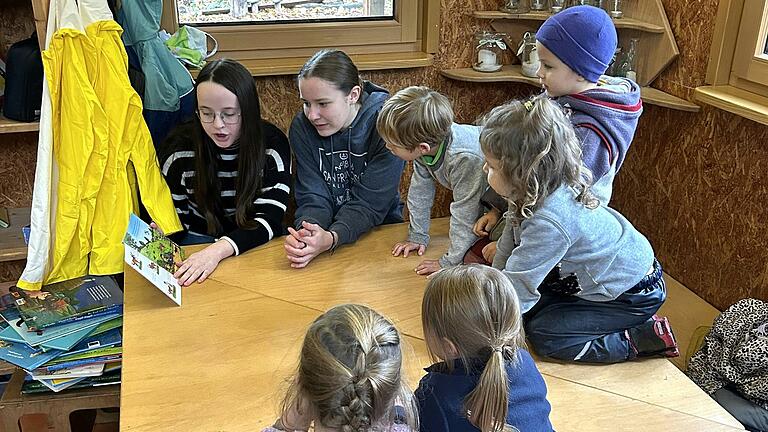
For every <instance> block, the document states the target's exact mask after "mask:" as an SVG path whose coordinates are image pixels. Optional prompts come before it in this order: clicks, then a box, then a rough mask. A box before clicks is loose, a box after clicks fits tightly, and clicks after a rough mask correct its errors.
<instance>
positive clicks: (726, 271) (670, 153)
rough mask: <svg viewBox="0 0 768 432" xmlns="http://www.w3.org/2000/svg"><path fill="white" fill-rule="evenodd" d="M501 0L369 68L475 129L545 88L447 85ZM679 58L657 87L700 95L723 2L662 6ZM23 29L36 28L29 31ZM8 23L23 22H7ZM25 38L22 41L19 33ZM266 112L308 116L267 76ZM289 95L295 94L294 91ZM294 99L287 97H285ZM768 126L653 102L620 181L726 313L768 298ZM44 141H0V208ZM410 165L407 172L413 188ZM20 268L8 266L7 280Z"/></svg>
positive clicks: (670, 266) (25, 178) (19, 25)
mask: <svg viewBox="0 0 768 432" xmlns="http://www.w3.org/2000/svg"><path fill="white" fill-rule="evenodd" d="M501 3H502V0H472V1H467V0H443V1H442V7H443V10H442V12H441V20H442V27H441V31H440V40H441V45H440V50H439V52H438V53H437V55H436V61H435V65H434V66H433V67H429V68H419V69H406V70H392V71H379V72H370V73H365V74H364V77H365V78H367V79H370V80H372V81H374V82H376V83H378V84H381V85H383V86H385V87H387V88H389V89H390V90H391V91H393V92H394V91H396V90H398V89H400V88H403V87H405V86H408V85H413V84H422V85H427V86H431V87H433V88H436V89H438V90H440V91H442V92H443V93H445V94H446V95H448V96H449V97H450V98H451V99H452V100H453V101H454V108H455V111H456V114H457V120H458V121H460V122H472V121H474V120H475V119H476V118H477V117H479V116H480V115H481V114H483V113H484V112H485V111H487V110H488V109H490V108H491V107H493V106H495V105H497V104H499V103H501V102H503V101H505V100H507V99H510V98H514V97H522V96H527V95H530V94H532V93H533V92H535V91H536V89H534V88H532V87H529V86H526V85H523V84H474V83H465V82H458V81H451V80H447V79H445V78H443V77H441V76H440V75H439V70H440V69H443V68H455V67H467V66H469V64H470V59H471V57H472V53H473V50H472V36H473V33H474V31H475V30H477V29H482V28H486V26H487V24H488V23H487V22H486V21H482V20H476V19H474V18H473V17H471V13H472V11H473V10H488V9H496V8H498V6H500V5H501ZM664 6H665V9H666V11H667V14H668V16H669V21H670V24H671V26H672V29H673V31H674V33H675V37H676V38H677V43H678V45H679V47H680V52H681V56H680V58H679V59H678V60H677V61H676V62H675V63H673V64H672V66H671V67H670V68H669V69H668V70H667V71H665V72H664V73H662V75H661V77H660V78H659V79H658V80H657V81H656V86H658V87H659V88H661V89H662V90H665V91H667V92H669V93H672V94H674V95H676V96H680V97H684V98H687V99H692V90H693V88H694V87H696V86H698V85H701V84H703V83H704V75H705V72H706V65H707V58H708V53H709V46H710V44H711V39H712V29H713V27H714V19H715V15H716V9H717V0H700V1H698V2H696V6H695V7H692V4H691V3H690V2H689V1H684V0H664ZM23 22H25V23H26V24H24V23H23ZM6 23H13V26H8V25H6ZM32 25H33V24H32V12H31V8H30V7H29V6H28V4H27V1H26V0H4V1H3V5H2V6H0V29H2V30H0V49H2V48H3V47H7V45H8V44H9V42H8V40H9V39H10V40H17V39H20V38H21V36H22V35H24V34H26V33H31V28H32ZM14 35H15V36H14ZM256 81H257V85H258V89H259V92H260V97H261V103H262V111H263V113H264V116H265V117H266V118H267V119H269V120H270V121H272V122H274V123H275V124H277V125H278V126H279V127H281V128H283V129H286V128H287V127H288V125H289V124H290V121H291V118H292V116H293V115H294V114H295V113H296V112H297V111H298V110H299V109H300V104H299V101H298V97H292V96H290V95H296V88H295V82H294V80H293V78H292V77H269V78H257V80H256ZM286 95H288V96H286ZM286 100H287V101H288V102H286ZM767 135H768V128H767V127H765V126H762V125H759V124H757V123H754V122H751V121H749V120H745V119H743V118H741V117H738V116H734V115H731V114H728V113H725V112H722V111H719V110H716V109H712V108H709V107H706V106H705V107H704V108H703V109H702V111H701V112H700V113H697V114H692V113H684V112H680V111H673V110H668V109H665V108H659V107H656V106H652V105H646V106H645V112H644V114H643V117H642V119H641V121H640V126H639V130H638V133H637V137H636V139H635V142H634V144H633V147H632V149H631V151H630V153H629V156H628V158H627V161H626V163H625V166H624V168H623V170H622V172H621V173H620V176H619V178H618V179H617V181H616V192H615V195H614V196H615V198H614V206H615V207H616V208H618V209H619V210H621V211H622V212H623V213H625V214H626V216H627V217H628V218H629V219H630V220H632V221H633V222H634V223H635V225H636V226H637V227H638V228H639V229H640V230H641V231H642V232H644V233H645V234H646V235H647V236H648V237H649V239H650V240H651V242H652V244H653V245H654V248H655V249H656V251H657V255H658V257H659V259H660V261H661V262H662V264H663V265H664V267H665V270H666V271H667V272H668V273H670V274H671V275H672V276H674V277H675V278H677V279H678V280H680V281H681V282H682V283H684V284H685V285H686V286H688V287H689V288H691V289H692V290H694V291H695V292H697V293H698V294H699V295H700V296H702V297H704V298H705V299H706V300H708V301H709V302H711V303H712V304H713V305H715V306H716V307H718V308H720V309H722V308H724V307H727V306H728V305H730V304H731V303H733V302H735V301H736V300H738V299H740V298H743V297H747V296H754V297H760V298H764V299H766V298H768V261H766V260H765V259H763V258H762V257H763V256H765V252H764V251H765V250H766V249H768V233H766V231H765V230H762V229H760V228H761V227H762V226H764V225H765V220H766V219H768V217H767V216H768V213H767V212H766V210H764V208H765V207H766V205H765V204H764V202H765V201H766V200H768V192H766V185H768V169H767V168H768V167H767V166H766V165H767V164H768V150H766V148H765V146H764V144H763V143H764V142H765V141H766V137H767ZM35 143H36V134H27V135H24V134H16V135H0V176H2V181H0V206H14V207H15V206H23V205H28V203H29V201H30V199H31V181H30V179H31V175H32V173H33V171H34V168H33V165H34V158H35V156H34V151H35ZM409 175H410V169H408V170H407V171H406V173H405V174H404V177H403V180H404V181H403V183H402V185H403V193H405V192H406V184H407V179H408V178H409ZM449 202H450V194H449V193H447V191H441V192H440V193H439V194H438V198H437V203H436V206H435V211H434V212H433V213H434V215H436V216H438V215H440V216H442V215H446V214H447V209H448V203H449ZM19 270H20V269H16V268H8V266H2V265H0V280H10V279H12V278H13V277H16V274H15V273H16V272H18V271H19Z"/></svg>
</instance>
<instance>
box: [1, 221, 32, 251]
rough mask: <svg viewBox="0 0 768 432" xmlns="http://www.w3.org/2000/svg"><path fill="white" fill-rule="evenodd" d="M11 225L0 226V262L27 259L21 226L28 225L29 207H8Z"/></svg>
mask: <svg viewBox="0 0 768 432" xmlns="http://www.w3.org/2000/svg"><path fill="white" fill-rule="evenodd" d="M8 213H9V214H10V216H11V226H9V227H8V228H0V262H4V261H18V260H24V259H27V244H26V243H24V235H23V234H22V233H21V227H23V226H25V225H29V214H30V209H29V208H14V209H11V208H9V209H8Z"/></svg>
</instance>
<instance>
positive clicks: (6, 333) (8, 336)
mask: <svg viewBox="0 0 768 432" xmlns="http://www.w3.org/2000/svg"><path fill="white" fill-rule="evenodd" d="M0 315H2V318H3V319H4V320H5V321H6V322H7V323H8V324H9V326H8V327H7V328H5V329H3V330H0V339H2V340H7V341H11V342H23V343H26V344H28V345H30V346H33V347H36V346H39V345H41V344H43V343H46V342H50V341H52V340H54V339H56V338H60V337H63V336H67V335H71V334H73V333H75V332H81V336H79V338H78V340H81V339H82V338H84V337H86V336H88V334H89V333H91V332H93V330H94V329H95V328H96V327H97V326H98V325H99V324H101V323H103V322H106V321H109V320H112V319H115V318H119V317H120V316H122V315H121V314H113V315H103V316H98V317H96V318H91V319H88V320H83V321H79V322H74V323H70V324H64V325H60V326H55V327H48V328H46V329H43V331H41V332H33V331H30V330H29V327H27V324H26V323H25V322H24V321H22V320H21V318H20V317H19V315H18V313H16V315H15V316H16V318H15V319H14V318H13V316H14V315H13V313H9V309H6V310H5V311H3V312H0Z"/></svg>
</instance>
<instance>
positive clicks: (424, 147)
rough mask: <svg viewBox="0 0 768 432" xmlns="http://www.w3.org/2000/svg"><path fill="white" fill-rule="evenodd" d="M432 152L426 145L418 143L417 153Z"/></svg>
mask: <svg viewBox="0 0 768 432" xmlns="http://www.w3.org/2000/svg"><path fill="white" fill-rule="evenodd" d="M430 150H432V147H431V146H430V145H429V144H427V143H420V144H419V153H421V154H426V153H429V151H430Z"/></svg>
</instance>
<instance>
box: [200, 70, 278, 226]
mask: <svg viewBox="0 0 768 432" xmlns="http://www.w3.org/2000/svg"><path fill="white" fill-rule="evenodd" d="M206 81H210V82H213V83H216V84H219V85H221V86H223V87H224V88H226V89H227V90H229V91H231V92H232V93H234V94H235V96H237V101H238V103H239V104H240V122H241V123H240V137H239V138H238V139H237V142H236V143H235V144H236V145H238V146H239V150H238V154H237V180H236V182H235V203H236V210H235V221H236V222H237V226H239V227H240V228H250V227H252V226H253V225H254V223H255V222H254V221H253V220H252V218H249V217H248V215H249V214H251V213H252V209H253V205H254V204H253V202H254V200H255V199H256V195H257V194H258V193H259V190H260V189H261V179H262V177H263V175H264V164H265V162H264V161H265V157H266V156H265V149H264V147H265V146H264V139H263V134H262V125H261V107H260V106H259V95H258V92H257V91H256V83H255V82H254V81H253V77H252V76H251V74H250V72H248V70H247V69H246V68H245V67H244V66H243V65H241V64H240V63H238V62H236V61H234V60H229V59H219V60H214V61H212V62H210V63H208V64H206V65H205V67H203V70H201V71H200V74H199V75H198V76H197V82H196V83H195V91H197V86H199V85H200V83H203V82H206ZM195 110H197V98H195ZM195 123H196V126H195V128H196V130H197V133H196V134H194V136H195V139H194V141H195V156H196V157H195V201H197V206H198V209H199V210H200V212H201V214H202V215H203V216H204V217H205V220H206V221H207V222H208V234H210V235H219V234H222V231H223V226H222V224H221V221H219V219H218V217H217V216H216V215H223V214H224V208H223V206H222V203H221V184H220V183H219V177H218V175H217V174H216V171H217V168H218V165H219V164H218V160H219V154H218V152H217V150H216V149H217V147H216V144H214V143H213V140H211V138H210V137H209V136H208V134H206V133H205V130H203V126H202V125H201V124H200V122H195Z"/></svg>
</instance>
